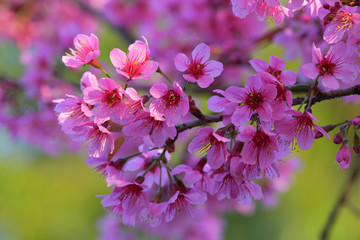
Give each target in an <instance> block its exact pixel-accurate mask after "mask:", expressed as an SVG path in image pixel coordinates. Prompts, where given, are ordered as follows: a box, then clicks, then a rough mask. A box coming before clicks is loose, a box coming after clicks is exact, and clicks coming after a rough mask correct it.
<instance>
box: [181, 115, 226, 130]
mask: <svg viewBox="0 0 360 240" xmlns="http://www.w3.org/2000/svg"><path fill="white" fill-rule="evenodd" d="M203 116H204V118H203V119H198V120H194V121H191V122H186V123H182V124H177V125H176V130H177V132H178V133H181V132H183V131H185V130H187V129H191V128H194V127H198V126H201V125H205V124H208V123H214V122H220V121H222V120H223V116H222V115H203Z"/></svg>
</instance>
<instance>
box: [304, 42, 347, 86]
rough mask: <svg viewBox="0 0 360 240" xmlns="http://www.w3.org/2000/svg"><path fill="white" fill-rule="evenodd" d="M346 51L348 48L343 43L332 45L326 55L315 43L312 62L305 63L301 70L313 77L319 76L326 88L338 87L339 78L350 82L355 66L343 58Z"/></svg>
mask: <svg viewBox="0 0 360 240" xmlns="http://www.w3.org/2000/svg"><path fill="white" fill-rule="evenodd" d="M344 52H346V49H344V45H343V44H342V43H338V44H337V45H335V46H331V47H330V49H329V51H328V52H327V53H326V55H323V54H322V53H321V50H320V48H317V47H316V46H315V44H313V50H312V63H307V64H305V65H303V66H302V67H301V70H302V71H303V72H304V74H305V76H307V77H309V78H311V79H315V78H317V77H318V76H319V81H320V83H321V84H322V85H323V86H324V87H325V88H330V89H338V88H339V86H340V85H339V81H338V80H341V81H343V82H345V83H346V82H349V81H350V80H351V79H352V78H353V74H354V67H353V66H352V65H350V64H347V63H345V60H344V59H343V53H344Z"/></svg>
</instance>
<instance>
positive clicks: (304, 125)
mask: <svg viewBox="0 0 360 240" xmlns="http://www.w3.org/2000/svg"><path fill="white" fill-rule="evenodd" d="M287 112H288V114H290V115H291V116H287V117H284V118H283V119H282V120H279V121H275V124H274V125H275V129H276V131H278V132H279V133H280V134H282V135H283V136H284V137H285V138H286V139H288V140H289V141H290V142H292V141H294V143H295V144H296V143H297V144H298V145H299V148H300V149H302V150H307V149H309V148H310V147H311V146H312V144H313V142H314V139H315V131H314V130H315V129H316V130H317V131H319V132H321V133H322V134H323V135H324V136H325V137H327V138H329V139H330V137H329V134H328V133H327V132H326V131H325V130H324V129H323V128H322V127H319V126H318V125H315V124H314V123H313V121H314V120H315V121H319V120H317V119H316V118H315V117H314V116H313V115H312V114H311V113H309V112H308V111H305V112H304V113H302V112H300V111H296V110H292V109H291V110H288V111H287Z"/></svg>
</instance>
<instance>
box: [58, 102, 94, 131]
mask: <svg viewBox="0 0 360 240" xmlns="http://www.w3.org/2000/svg"><path fill="white" fill-rule="evenodd" d="M67 96H68V98H67V99H66V100H63V101H61V102H60V103H58V104H57V105H56V106H55V109H54V110H55V111H56V112H57V113H59V115H58V120H59V124H60V125H61V130H63V131H64V132H65V133H66V134H72V133H74V132H73V131H72V129H73V127H75V126H79V125H83V124H85V123H86V122H88V121H89V120H90V117H91V116H92V115H93V112H92V111H91V110H90V109H89V107H88V106H87V105H86V103H85V102H84V101H83V100H82V99H81V98H79V97H76V96H72V95H67Z"/></svg>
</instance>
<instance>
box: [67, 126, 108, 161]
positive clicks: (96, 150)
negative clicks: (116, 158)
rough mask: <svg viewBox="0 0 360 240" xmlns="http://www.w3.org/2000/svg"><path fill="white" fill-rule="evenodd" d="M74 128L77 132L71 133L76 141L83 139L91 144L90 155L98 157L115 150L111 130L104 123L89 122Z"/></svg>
mask: <svg viewBox="0 0 360 240" xmlns="http://www.w3.org/2000/svg"><path fill="white" fill-rule="evenodd" d="M72 130H73V131H74V132H75V133H74V134H73V135H71V138H72V139H73V140H74V141H83V142H87V143H88V144H89V145H90V150H89V156H90V157H96V158H98V157H101V156H102V153H109V152H110V153H112V151H113V150H114V139H113V138H112V136H111V133H110V132H109V130H107V129H106V128H105V127H103V126H102V125H98V124H94V123H92V122H87V123H85V124H84V125H80V126H76V127H74V128H73V129H72Z"/></svg>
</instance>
